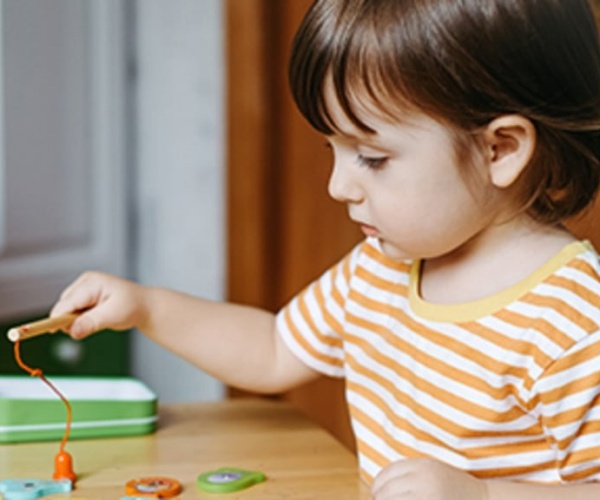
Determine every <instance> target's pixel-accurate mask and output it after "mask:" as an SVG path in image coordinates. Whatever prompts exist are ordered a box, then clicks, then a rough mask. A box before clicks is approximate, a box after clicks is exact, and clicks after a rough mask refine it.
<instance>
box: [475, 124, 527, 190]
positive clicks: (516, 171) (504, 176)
mask: <svg viewBox="0 0 600 500" xmlns="http://www.w3.org/2000/svg"><path fill="white" fill-rule="evenodd" d="M484 138H485V143H486V146H487V148H488V152H489V173H490V179H491V181H492V184H494V185H495V186H496V187H499V188H507V187H509V186H510V185H512V184H513V183H514V182H515V181H516V180H517V178H518V177H519V175H520V174H521V172H523V170H525V168H526V167H527V165H528V164H529V161H530V160H531V157H532V156H533V153H534V151H535V145H536V132H535V127H534V125H533V123H531V121H530V120H528V119H527V118H525V117H524V116H521V115H503V116H499V117H498V118H495V119H494V120H492V121H491V122H490V123H489V124H488V125H487V127H486V129H485V132H484Z"/></svg>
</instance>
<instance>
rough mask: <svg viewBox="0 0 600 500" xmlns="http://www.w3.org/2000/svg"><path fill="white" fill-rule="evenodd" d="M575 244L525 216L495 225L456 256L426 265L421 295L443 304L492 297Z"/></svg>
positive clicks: (558, 231)
mask: <svg viewBox="0 0 600 500" xmlns="http://www.w3.org/2000/svg"><path fill="white" fill-rule="evenodd" d="M574 240H575V238H574V237H573V236H572V235H571V234H570V233H569V232H567V231H566V230H565V229H563V228H560V227H548V226H545V225H541V224H539V223H536V222H533V221H531V219H529V218H528V217H525V216H523V217H520V218H516V219H513V220H511V221H510V222H507V223H504V224H502V225H497V226H492V227H490V228H488V229H486V230H485V231H483V232H482V233H480V234H478V235H477V236H475V237H474V238H472V239H471V240H469V241H468V242H466V243H465V244H463V245H462V246H461V247H459V248H457V249H456V250H454V251H452V252H451V253H449V254H446V255H444V256H441V257H438V258H435V259H430V260H427V261H425V262H423V266H422V273H421V282H420V294H421V297H422V298H423V300H426V301H428V302H432V303H438V304H453V303H465V302H472V301H474V300H479V299H482V298H484V297H488V296H490V295H493V294H495V293H498V292H500V291H502V290H505V289H507V288H509V287H511V286H514V285H516V284H517V283H519V282H520V281H522V280H523V279H525V278H526V277H527V276H529V275H530V274H531V273H532V272H534V271H535V270H536V269H538V268H539V267H540V266H542V265H543V264H544V263H545V262H547V261H548V260H549V259H551V258H552V257H553V256H554V255H556V254H557V253H558V252H559V251H560V250H561V249H562V248H564V247H565V246H566V245H567V244H569V243H571V242H573V241H574Z"/></svg>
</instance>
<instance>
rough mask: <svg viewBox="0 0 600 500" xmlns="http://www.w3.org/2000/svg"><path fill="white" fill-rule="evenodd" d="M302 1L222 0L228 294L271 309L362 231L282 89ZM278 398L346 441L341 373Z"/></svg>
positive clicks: (317, 142) (321, 145) (320, 146)
mask: <svg viewBox="0 0 600 500" xmlns="http://www.w3.org/2000/svg"><path fill="white" fill-rule="evenodd" d="M310 3H311V2H310V0H293V1H290V0H286V1H281V0H229V1H228V3H227V28H228V29H227V38H226V40H227V42H226V43H227V57H228V75H227V81H228V85H229V90H228V124H229V128H228V148H227V150H228V154H229V157H228V170H229V172H228V173H229V179H228V189H229V191H228V224H229V227H228V232H229V241H228V245H229V260H228V270H229V271H228V272H229V277H228V298H229V299H230V300H232V301H235V302H240V303H245V304H253V305H257V306H262V307H265V308H267V309H270V310H272V311H276V310H277V309H278V308H280V307H281V306H282V305H284V304H285V303H286V302H287V301H288V300H289V299H290V298H291V297H292V296H293V295H295V294H296V293H297V292H298V291H300V290H301V289H302V288H303V287H304V286H305V285H307V284H308V283H310V282H311V281H312V280H313V279H314V278H316V277H318V276H319V275H320V274H321V273H322V272H323V271H324V270H325V269H327V268H328V267H329V266H330V265H332V264H333V263H334V262H336V261H337V260H338V259H340V258H341V257H342V256H343V255H345V254H346V253H347V251H348V250H350V249H351V248H352V246H354V244H355V243H356V242H358V241H359V240H360V238H361V235H360V233H359V231H358V229H357V228H356V227H355V226H354V225H353V224H352V223H350V222H349V221H348V218H347V215H346V210H345V207H343V206H341V205H339V204H338V203H336V202H334V201H332V200H331V199H330V198H329V197H328V195H327V179H328V176H329V169H330V163H331V158H330V152H329V150H328V149H327V148H326V147H325V141H324V140H323V138H322V137H321V136H320V135H319V134H317V133H315V132H314V131H313V130H312V129H311V128H310V126H309V125H308V124H307V123H306V122H305V121H304V119H303V118H302V117H301V116H300V114H299V113H298V112H297V110H296V109H295V106H294V104H293V103H292V100H291V96H290V92H289V90H288V83H287V60H288V56H289V52H290V45H291V41H292V38H293V34H294V32H295V31H296V28H297V26H298V24H299V23H300V20H301V18H302V16H303V15H304V13H305V12H306V10H307V8H308V6H309V4H310ZM232 394H234V395H237V394H239V392H237V391H232ZM285 397H286V398H288V399H289V400H291V401H292V402H293V404H294V405H296V406H297V407H298V408H300V409H301V410H302V411H304V412H305V413H306V414H307V415H308V416H309V417H311V418H312V419H313V420H315V421H316V422H317V423H319V424H320V425H322V426H323V427H325V428H326V429H328V430H329V431H330V432H332V433H333V434H334V435H335V436H336V437H338V438H339V439H340V440H341V441H342V442H343V443H344V444H346V445H347V446H348V447H350V448H353V446H354V445H353V437H352V432H351V430H350V426H349V423H348V416H347V412H346V405H345V401H344V397H343V382H341V381H339V380H332V379H323V380H320V381H318V382H315V383H312V384H309V386H306V387H303V388H300V389H298V390H295V391H293V392H292V393H290V394H288V395H286V396H285Z"/></svg>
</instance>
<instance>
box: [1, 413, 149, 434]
mask: <svg viewBox="0 0 600 500" xmlns="http://www.w3.org/2000/svg"><path fill="white" fill-rule="evenodd" d="M157 420H158V416H157V415H153V416H150V417H144V418H125V419H122V420H90V421H88V422H73V423H72V424H71V429H89V428H91V427H123V426H125V427H129V426H134V425H144V424H151V423H154V422H156V421H157ZM64 428H65V424H64V423H59V424H27V425H0V432H2V433H8V434H10V433H11V432H24V431H51V430H60V429H64Z"/></svg>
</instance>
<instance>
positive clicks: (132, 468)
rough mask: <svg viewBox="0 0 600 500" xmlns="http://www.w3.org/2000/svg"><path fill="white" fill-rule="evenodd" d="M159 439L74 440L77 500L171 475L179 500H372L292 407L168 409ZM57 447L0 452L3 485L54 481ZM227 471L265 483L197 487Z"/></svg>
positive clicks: (352, 463)
mask: <svg viewBox="0 0 600 500" xmlns="http://www.w3.org/2000/svg"><path fill="white" fill-rule="evenodd" d="M159 418H160V420H159V429H158V431H157V432H156V433H155V434H151V435H147V436H137V437H125V438H111V439H90V440H74V441H70V442H69V443H68V445H67V451H69V452H70V453H71V455H72V456H73V461H74V468H75V472H76V473H77V474H78V481H77V484H76V489H75V491H73V492H72V493H71V494H70V496H68V495H64V494H62V495H53V496H47V497H44V498H46V499H51V498H52V499H56V498H70V499H71V500H76V499H77V500H84V499H85V500H118V499H120V498H121V497H122V496H124V495H125V492H124V485H125V483H126V482H127V481H128V480H130V479H133V478H140V477H150V476H167V477H171V478H174V479H177V480H178V481H179V482H181V483H182V485H183V487H184V490H183V492H182V494H181V495H180V496H179V497H178V498H190V499H191V498H205V499H208V498H213V499H217V498H221V499H222V498H227V499H234V498H242V499H261V500H269V499H278V500H279V499H294V500H302V499H311V498H314V499H323V500H334V499H344V500H346V499H347V500H351V499H368V498H369V492H368V488H367V487H366V486H365V485H364V484H363V483H362V482H361V480H360V479H359V477H358V467H357V463H356V459H355V457H354V455H353V454H352V453H351V452H349V451H348V450H347V449H346V448H344V447H343V446H342V445H341V444H339V443H338V442H337V441H336V440H335V439H334V438H333V437H331V436H330V435H329V434H327V433H326V432H325V431H324V430H322V429H321V428H319V427H317V426H316V425H315V424H313V423H312V422H310V421H309V420H308V419H306V418H305V417H304V416H302V415H301V414H300V413H298V412H297V411H296V410H294V409H293V408H291V407H290V406H289V405H287V404H286V403H281V402H275V401H269V400H263V399H236V400H227V401H222V402H218V403H194V404H183V405H173V406H164V407H161V408H160V411H159ZM57 451H58V443H22V444H12V445H2V446H0V479H7V478H15V479H16V478H36V479H48V478H50V477H51V476H52V472H53V459H54V455H55V454H56V453H57ZM223 466H231V467H240V468H244V469H251V470H259V471H262V472H264V473H265V474H266V475H267V477H268V479H267V481H266V482H264V483H261V484H258V485H254V486H252V487H251V488H249V489H247V490H243V491H241V492H237V493H230V494H227V495H219V494H214V493H212V494H211V493H204V492H201V491H200V490H198V489H197V487H196V478H197V476H198V474H200V473H201V472H205V471H207V470H212V469H217V468H220V467H223Z"/></svg>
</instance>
